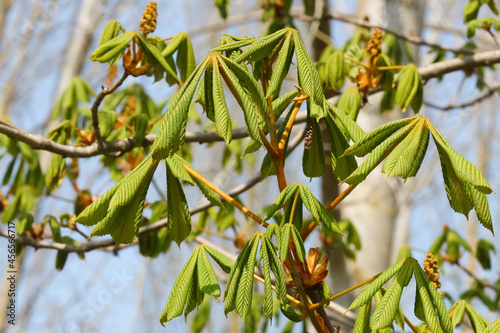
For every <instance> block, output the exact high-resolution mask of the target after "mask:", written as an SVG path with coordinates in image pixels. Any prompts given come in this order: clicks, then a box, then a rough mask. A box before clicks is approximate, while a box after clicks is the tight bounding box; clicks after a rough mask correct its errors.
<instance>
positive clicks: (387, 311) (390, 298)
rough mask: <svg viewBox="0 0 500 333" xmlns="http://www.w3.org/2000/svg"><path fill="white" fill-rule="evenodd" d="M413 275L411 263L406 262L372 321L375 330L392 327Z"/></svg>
mask: <svg viewBox="0 0 500 333" xmlns="http://www.w3.org/2000/svg"><path fill="white" fill-rule="evenodd" d="M412 275H413V269H412V266H411V261H409V260H405V262H404V264H403V266H402V267H401V269H400V270H399V271H398V273H397V274H396V276H395V278H394V281H393V282H392V284H391V286H390V287H389V289H387V291H386V292H385V294H384V297H383V298H382V301H381V302H380V304H379V305H378V306H377V308H376V310H375V312H374V313H373V316H372V320H371V327H372V328H373V329H374V330H378V329H382V328H386V327H390V326H391V325H392V323H393V322H394V320H395V318H396V315H397V313H398V310H399V308H400V307H399V302H400V300H401V294H402V293H403V288H405V287H406V286H407V285H408V283H409V282H410V279H411V277H412Z"/></svg>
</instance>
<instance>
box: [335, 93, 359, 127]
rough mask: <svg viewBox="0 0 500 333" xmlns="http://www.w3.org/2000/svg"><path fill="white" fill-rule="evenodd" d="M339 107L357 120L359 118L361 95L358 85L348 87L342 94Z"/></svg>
mask: <svg viewBox="0 0 500 333" xmlns="http://www.w3.org/2000/svg"><path fill="white" fill-rule="evenodd" d="M337 106H338V108H339V109H340V110H342V111H344V112H345V113H346V114H347V115H348V116H349V118H351V119H352V120H354V121H356V119H357V118H358V113H359V109H361V95H360V94H359V90H358V88H356V87H349V88H347V89H346V90H345V91H344V93H343V94H342V95H340V99H339V104H338V105H337Z"/></svg>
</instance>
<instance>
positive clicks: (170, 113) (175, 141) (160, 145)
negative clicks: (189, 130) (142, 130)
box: [152, 58, 209, 160]
mask: <svg viewBox="0 0 500 333" xmlns="http://www.w3.org/2000/svg"><path fill="white" fill-rule="evenodd" d="M208 60H209V58H206V59H205V60H204V61H203V62H202V63H201V64H200V65H198V67H197V68H196V70H195V71H194V72H193V73H192V74H191V76H190V77H189V78H188V79H187V81H186V82H184V85H183V86H182V87H181V89H180V90H179V91H178V92H177V94H175V96H174V98H173V100H172V103H171V104H170V107H169V108H168V110H167V112H166V114H165V117H164V118H163V121H162V123H161V125H160V129H159V130H158V134H157V135H156V139H155V141H154V143H153V148H152V155H153V157H154V158H155V159H159V160H160V159H164V158H166V157H167V156H171V155H172V154H174V153H175V152H176V151H177V150H179V148H180V147H181V146H182V144H183V143H184V135H185V133H186V122H187V116H188V113H189V108H190V106H191V100H192V99H193V96H194V93H195V91H196V87H197V86H198V83H199V81H200V79H201V76H202V75H203V71H204V69H205V67H206V66H207V64H208Z"/></svg>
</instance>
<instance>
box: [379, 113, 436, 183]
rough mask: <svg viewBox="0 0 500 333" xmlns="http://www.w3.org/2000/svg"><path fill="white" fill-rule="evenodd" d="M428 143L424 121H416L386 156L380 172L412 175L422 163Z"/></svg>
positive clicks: (402, 176) (427, 132) (390, 174)
mask: <svg viewBox="0 0 500 333" xmlns="http://www.w3.org/2000/svg"><path fill="white" fill-rule="evenodd" d="M428 145H429V130H428V129H427V127H426V126H425V122H424V121H419V122H417V123H416V125H415V127H414V128H413V129H412V130H411V132H410V133H409V134H408V135H407V136H406V137H405V138H404V139H403V141H401V143H399V144H398V145H397V147H396V148H394V150H393V151H392V152H391V153H390V154H389V156H387V158H386V159H385V162H384V165H383V167H382V172H384V173H386V174H387V177H394V176H400V177H401V178H403V179H404V180H406V179H407V178H408V177H414V176H415V175H416V174H417V171H418V169H420V166H421V165H422V161H423V160H424V156H425V153H426V152H427V147H428Z"/></svg>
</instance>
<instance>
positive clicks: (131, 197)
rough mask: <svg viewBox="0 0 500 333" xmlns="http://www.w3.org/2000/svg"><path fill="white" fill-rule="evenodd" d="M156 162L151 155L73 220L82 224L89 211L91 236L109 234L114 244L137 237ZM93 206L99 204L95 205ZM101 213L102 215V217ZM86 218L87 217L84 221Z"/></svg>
mask: <svg viewBox="0 0 500 333" xmlns="http://www.w3.org/2000/svg"><path fill="white" fill-rule="evenodd" d="M158 163H159V161H157V160H153V159H152V158H151V155H150V156H149V157H148V158H146V159H145V160H144V161H143V162H142V163H141V164H139V166H137V167H136V168H135V169H134V170H133V171H132V172H131V173H130V174H129V175H127V176H126V177H125V178H123V180H122V181H120V182H118V183H117V185H115V187H116V189H115V187H113V188H112V189H111V190H109V191H108V192H109V193H112V194H111V195H110V196H109V197H107V194H108V192H107V193H106V194H105V195H104V196H103V197H104V198H103V200H102V201H101V202H99V200H97V201H96V202H94V203H92V205H90V206H89V207H87V208H86V209H85V210H84V211H83V212H82V213H81V214H80V216H82V217H80V216H78V218H77V219H76V222H78V223H81V224H85V223H84V222H85V217H87V218H88V215H87V214H85V213H86V212H87V211H88V212H89V213H91V216H92V217H93V218H98V219H96V220H93V221H91V223H92V224H95V223H96V222H98V223H97V224H96V226H95V227H94V229H93V230H92V232H91V234H90V237H93V236H104V235H107V234H109V235H111V237H113V239H114V240H115V242H116V243H117V244H121V243H125V244H129V243H132V242H133V241H134V239H135V237H136V236H137V231H138V229H139V225H140V222H141V221H142V211H143V209H144V200H145V197H146V193H147V190H148V187H149V184H150V182H151V179H152V177H153V174H154V172H155V171H156V168H157V167H158ZM94 205H96V206H97V205H102V206H101V207H94V208H92V206H94ZM103 213H104V214H105V216H103ZM87 221H88V220H87ZM89 225H91V224H89Z"/></svg>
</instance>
